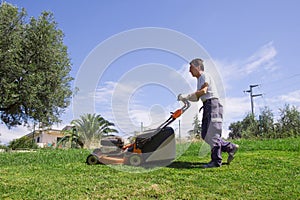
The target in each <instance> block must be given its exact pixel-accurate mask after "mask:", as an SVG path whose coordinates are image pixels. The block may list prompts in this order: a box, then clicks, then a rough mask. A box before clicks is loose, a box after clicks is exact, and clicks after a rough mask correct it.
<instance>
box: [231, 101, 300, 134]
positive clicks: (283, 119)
mask: <svg viewBox="0 0 300 200" xmlns="http://www.w3.org/2000/svg"><path fill="white" fill-rule="evenodd" d="M279 112H280V118H279V119H278V120H277V122H276V121H275V120H274V114H273V112H272V111H271V110H270V109H269V108H268V107H265V108H264V109H263V110H262V111H261V113H260V115H259V118H258V119H256V118H255V116H254V115H252V114H248V115H247V116H246V117H245V118H244V119H243V120H242V121H238V122H234V123H231V124H230V126H229V130H230V133H229V137H230V138H233V139H235V138H285V137H298V136H300V112H299V111H298V110H297V108H296V107H295V106H290V105H285V106H284V107H283V108H281V109H279Z"/></svg>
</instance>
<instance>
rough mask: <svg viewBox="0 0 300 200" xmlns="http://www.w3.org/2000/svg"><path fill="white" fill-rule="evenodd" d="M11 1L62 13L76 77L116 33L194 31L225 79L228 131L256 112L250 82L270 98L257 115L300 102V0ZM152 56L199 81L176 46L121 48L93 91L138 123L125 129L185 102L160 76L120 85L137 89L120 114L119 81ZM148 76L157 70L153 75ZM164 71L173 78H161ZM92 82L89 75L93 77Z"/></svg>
mask: <svg viewBox="0 0 300 200" xmlns="http://www.w3.org/2000/svg"><path fill="white" fill-rule="evenodd" d="M6 2H8V3H11V4H13V5H16V6H18V7H19V8H22V7H23V8H25V9H26V10H27V13H28V16H34V17H37V16H39V15H40V13H41V12H42V11H51V12H52V13H53V14H54V17H55V21H56V22H57V23H58V27H59V29H61V30H62V31H63V32H64V33H65V38H64V43H65V45H66V46H67V47H68V51H69V55H70V58H71V60H72V71H71V75H72V76H73V77H76V76H77V74H78V72H79V69H80V68H83V66H84V61H86V60H88V57H89V55H91V53H92V52H93V50H94V51H95V50H96V49H97V47H99V45H100V46H101V44H103V42H104V41H107V40H108V39H109V38H111V37H112V36H115V35H118V34H120V33H124V32H126V31H128V30H135V29H142V28H145V27H152V28H155V27H157V28H163V29H167V30H172V31H174V32H177V33H180V34H183V35H185V36H187V37H189V38H191V39H192V40H194V41H195V42H197V43H198V44H199V45H201V46H202V48H204V50H205V51H206V52H207V53H208V55H209V58H210V61H212V62H213V63H214V66H215V68H216V69H217V70H218V71H219V75H220V76H221V78H222V86H223V87H224V91H225V93H226V97H225V102H226V112H225V119H224V133H225V134H226V129H227V128H228V126H229V124H230V123H231V122H234V121H237V120H241V119H242V118H243V117H244V116H245V115H246V113H248V112H250V110H251V109H250V99H249V94H245V93H244V92H243V91H244V90H248V89H249V85H250V84H259V85H260V86H259V87H257V88H254V93H255V94H260V93H261V94H264V95H263V97H257V98H255V113H256V115H258V114H259V111H260V110H261V109H262V108H263V107H264V106H268V107H270V108H271V109H272V110H273V113H274V114H275V116H278V114H279V112H278V109H279V108H282V107H283V105H284V104H285V103H289V104H291V105H295V106H297V107H298V108H299V107H300V86H299V80H300V69H299V67H298V66H297V65H298V57H299V52H300V21H299V19H300V13H299V12H298V8H299V7H300V2H299V1H297V0H286V1H283V0H278V1H272V0H263V1H261V0H251V1H248V0H246V1H238V0H229V1H216V0H212V1H201V0H187V1H183V0H181V1H180V0H172V1H171V0H164V1H161V0H153V1H139V0H127V1H121V0H119V1H115V0H111V1H102V0H100V1H98V0H89V1H78V0H65V1H50V0H48V1H46V0H44V1H34V0H7V1H6ZM145 40H147V38H145ZM128 42H129V43H130V42H132V43H134V42H135V41H128ZM176 42H177V41H174V43H176ZM124 45H125V44H123V43H122V44H117V45H116V46H115V47H114V48H116V49H118V48H122V47H123V46H124ZM183 46H184V44H183ZM199 56H202V55H199ZM103 57H105V55H103V54H102V55H99V60H101V59H102V58H103ZM210 61H209V62H210ZM149 63H155V64H154V65H151V66H161V67H162V69H163V68H164V66H167V67H168V68H169V70H170V71H172V70H175V71H176V72H178V73H180V74H182V76H183V77H184V78H185V79H186V80H187V82H188V83H190V85H191V88H193V87H194V84H195V80H194V79H192V78H191V77H190V75H189V73H188V69H187V61H186V60H185V59H182V58H181V57H179V56H176V55H174V54H172V53H170V52H167V51H162V50H160V49H142V50H138V51H132V52H129V53H127V54H125V55H120V56H119V58H118V59H116V60H114V62H113V63H111V64H110V66H109V67H107V69H106V70H105V73H103V74H102V76H101V77H99V80H98V85H97V87H96V89H95V92H94V94H92V96H93V98H94V99H95V112H97V113H100V114H102V115H103V116H104V117H106V118H107V119H110V120H111V121H113V122H115V121H120V120H119V119H118V117H125V118H126V116H127V118H129V122H130V123H131V124H130V125H129V126H128V127H127V128H128V129H126V128H125V127H124V130H123V129H122V131H124V132H130V130H129V129H130V128H131V130H132V129H134V130H138V129H139V123H140V122H141V121H143V123H144V124H145V125H149V126H150V125H157V124H159V122H162V120H164V119H165V118H166V117H167V116H168V112H169V111H172V110H174V109H175V108H177V107H178V106H180V104H179V103H177V102H176V99H175V94H174V91H172V90H170V89H168V88H167V87H164V86H162V85H161V84H157V82H156V84H148V85H144V86H143V87H139V88H138V89H136V88H135V90H129V88H130V86H129V84H128V83H127V82H126V83H123V85H122V89H121V90H120V91H122V92H123V91H131V92H133V93H132V94H131V97H130V98H129V100H128V101H127V102H125V103H127V104H128V105H127V107H126V106H125V108H126V109H127V112H126V113H122V114H121V113H118V114H117V115H118V117H116V116H115V115H114V114H113V113H112V108H111V107H112V106H111V105H112V102H116V101H117V102H120V105H121V106H122V105H123V103H124V102H122V101H121V100H119V99H113V97H115V98H120V97H122V95H119V96H114V91H115V89H116V88H118V87H117V86H118V83H120V81H122V80H126V76H127V75H128V76H129V75H130V74H131V73H133V74H134V73H135V72H136V70H138V69H140V68H142V67H143V66H148V65H149ZM149 66H150V65H149ZM209 66H210V65H208V67H209ZM96 70H97V69H96ZM157 74H158V73H157ZM139 75H140V74H139ZM142 76H145V77H144V78H147V76H150V77H151V75H149V74H145V75H142ZM122 77H123V79H122ZM164 78H170V77H161V78H160V79H164ZM86 82H87V83H88V82H89V79H88V78H87V79H86ZM126 84H127V85H126ZM176 84H177V83H176ZM119 85H120V84H119ZM179 85H180V84H178V86H179ZM125 86H126V88H125ZM124 88H125V89H124ZM182 92H183V93H184V92H185V91H183V90H182ZM118 94H119V93H118ZM127 95H128V94H127ZM198 106H201V105H200V104H199V105H198ZM123 109H124V107H123ZM123 115H124V116H123ZM125 115H126V116H125ZM128 115H129V117H128ZM72 118H73V110H72V107H70V108H68V109H67V112H66V114H65V115H63V116H62V119H63V123H62V124H60V125H59V127H62V126H64V125H65V124H68V123H69V122H70V121H71V120H72ZM125 121H126V120H125ZM120 124H122V122H120ZM121 126H124V125H121ZM186 127H187V129H188V127H191V124H190V123H188V122H187V123H186ZM29 131H31V130H30V129H28V128H26V127H18V128H13V129H11V130H7V129H6V127H5V126H4V125H1V127H0V133H1V136H0V141H1V142H2V143H7V142H8V141H9V140H11V139H13V138H17V137H20V136H22V135H24V134H26V133H28V132H29ZM132 131H133V130H132Z"/></svg>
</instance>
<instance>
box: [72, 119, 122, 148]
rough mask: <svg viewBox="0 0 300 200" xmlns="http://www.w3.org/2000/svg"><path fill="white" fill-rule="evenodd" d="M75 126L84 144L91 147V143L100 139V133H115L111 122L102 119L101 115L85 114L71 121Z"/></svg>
mask: <svg viewBox="0 0 300 200" xmlns="http://www.w3.org/2000/svg"><path fill="white" fill-rule="evenodd" d="M71 124H73V125H74V126H75V127H76V130H77V131H78V135H79V136H80V137H81V138H82V139H83V142H84V146H85V147H87V148H91V147H92V144H94V143H97V142H98V141H100V139H101V136H102V135H108V134H109V133H117V132H118V131H117V130H116V129H114V128H111V127H112V126H114V124H113V123H111V122H109V121H107V120H106V119H104V118H103V117H102V116H101V115H96V114H85V115H82V116H80V119H76V120H73V121H72V122H71Z"/></svg>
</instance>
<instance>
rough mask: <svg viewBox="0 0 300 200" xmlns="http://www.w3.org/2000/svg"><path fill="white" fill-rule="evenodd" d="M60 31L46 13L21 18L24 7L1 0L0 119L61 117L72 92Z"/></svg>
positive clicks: (17, 121) (16, 121) (15, 122)
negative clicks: (27, 20) (36, 16)
mask: <svg viewBox="0 0 300 200" xmlns="http://www.w3.org/2000/svg"><path fill="white" fill-rule="evenodd" d="M63 36H64V35H63V32H62V31H61V30H59V29H58V27H57V23H56V22H55V21H54V17H53V15H52V14H51V13H49V12H43V13H42V14H41V16H40V17H38V18H37V19H35V18H34V17H32V18H30V20H29V22H28V23H26V12H25V9H23V10H22V11H20V12H19V10H18V8H17V7H14V6H12V5H10V4H7V3H2V4H1V7H0V119H1V121H2V122H4V123H5V124H6V125H7V126H8V127H11V126H16V125H21V124H27V123H28V122H30V121H37V122H41V123H42V124H44V125H51V124H53V123H55V122H59V121H60V120H59V116H60V115H61V114H62V113H63V111H64V110H65V108H66V107H67V106H68V105H69V103H70V98H71V95H72V91H71V89H70V88H71V86H70V81H71V80H72V77H70V75H69V72H70V70H71V64H70V59H69V57H68V53H67V47H66V46H65V45H64V44H63Z"/></svg>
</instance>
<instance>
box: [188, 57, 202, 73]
mask: <svg viewBox="0 0 300 200" xmlns="http://www.w3.org/2000/svg"><path fill="white" fill-rule="evenodd" d="M201 71H204V65H203V60H202V59H200V58H196V59H194V60H192V61H191V62H190V72H191V74H192V76H193V77H197V78H199V77H200V75H201Z"/></svg>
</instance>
